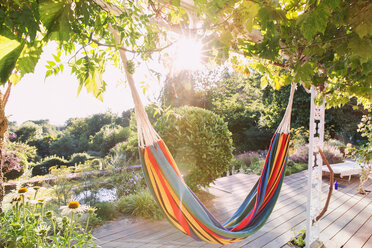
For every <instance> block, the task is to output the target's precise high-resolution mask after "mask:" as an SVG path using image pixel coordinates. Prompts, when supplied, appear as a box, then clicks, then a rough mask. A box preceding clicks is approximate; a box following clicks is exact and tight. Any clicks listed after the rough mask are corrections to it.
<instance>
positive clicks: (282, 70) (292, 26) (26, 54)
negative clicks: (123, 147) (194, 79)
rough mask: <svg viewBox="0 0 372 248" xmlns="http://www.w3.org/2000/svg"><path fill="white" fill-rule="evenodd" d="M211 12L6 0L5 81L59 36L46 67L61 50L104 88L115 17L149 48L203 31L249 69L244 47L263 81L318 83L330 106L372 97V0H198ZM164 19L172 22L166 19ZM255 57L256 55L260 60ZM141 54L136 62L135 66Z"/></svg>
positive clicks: (126, 41) (142, 48) (105, 1)
mask: <svg viewBox="0 0 372 248" xmlns="http://www.w3.org/2000/svg"><path fill="white" fill-rule="evenodd" d="M194 4H195V13H194V15H197V16H198V18H199V20H201V24H202V25H201V26H200V28H199V27H198V28H197V30H196V31H197V32H196V31H195V30H194V29H193V30H190V29H185V28H184V27H185V26H187V25H188V24H189V22H190V19H189V17H188V15H187V14H186V10H185V9H183V8H182V7H181V6H183V5H182V2H181V3H180V1H156V2H155V1H153V0H149V1H142V0H126V1H124V3H120V1H116V0H110V1H109V0H88V1H82V0H70V1H68V0H17V1H9V0H8V1H5V2H4V1H3V3H0V23H1V24H0V83H1V84H4V83H5V82H6V81H7V80H8V79H9V78H10V81H11V82H17V81H19V79H20V78H21V77H22V76H23V75H24V74H26V73H30V72H33V70H34V68H35V65H36V63H37V62H38V60H39V57H40V54H41V52H42V49H43V47H44V46H45V45H46V44H47V43H48V42H50V41H55V42H56V43H57V44H58V45H59V46H58V51H57V52H56V54H54V61H48V62H47V63H48V64H47V65H46V67H47V68H48V71H47V73H46V76H49V75H52V74H57V73H59V72H60V71H62V70H63V69H64V65H63V63H61V54H62V53H65V54H71V55H72V58H71V59H70V61H69V63H68V65H69V66H70V67H71V68H72V69H71V71H72V73H73V74H74V75H75V76H76V77H77V79H78V80H79V84H80V89H81V88H82V87H85V88H86V89H87V90H88V92H91V93H93V94H94V95H95V96H97V97H98V98H101V97H102V96H101V94H102V92H103V91H104V90H105V87H106V82H104V81H103V79H102V73H103V72H104V71H105V68H106V66H107V64H108V62H110V63H113V64H114V65H116V66H118V67H121V63H120V61H119V55H118V53H117V47H116V45H115V43H114V41H113V38H112V36H111V31H110V27H113V28H114V29H116V30H118V32H119V34H120V37H121V45H123V46H124V47H125V48H126V49H127V50H128V51H131V52H136V53H138V54H140V55H141V57H142V58H148V57H151V52H154V51H161V50H162V49H161V48H159V47H161V46H162V45H164V44H166V46H167V45H169V41H168V39H167V37H168V36H169V35H167V34H169V32H167V31H169V30H171V32H180V33H186V34H187V33H188V34H193V35H196V36H197V38H199V39H202V40H203V41H205V42H208V43H207V45H206V47H208V49H209V51H207V52H206V54H207V55H209V56H211V57H212V58H213V59H216V60H217V61H218V62H223V61H225V60H227V59H230V61H231V62H232V63H234V64H235V65H236V67H237V68H238V69H239V68H241V69H242V70H243V71H244V72H245V73H249V70H248V69H247V68H248V67H247V65H245V64H242V62H240V61H239V58H238V57H237V56H231V55H230V52H231V51H234V52H238V53H240V54H243V55H244V56H245V57H247V58H249V59H250V60H251V61H253V62H252V64H251V65H250V67H252V68H253V69H254V70H256V71H259V72H262V73H264V75H265V76H264V77H263V78H262V80H261V82H262V86H266V85H272V86H273V87H274V88H276V89H278V88H280V87H281V86H283V85H288V84H289V83H291V82H296V83H302V84H303V85H304V86H305V87H306V88H309V87H310V85H314V86H316V87H318V89H319V90H320V91H321V92H322V95H325V96H326V97H327V104H328V106H330V107H331V106H336V105H341V104H345V103H346V102H348V101H349V99H351V98H352V97H357V98H358V101H359V103H363V104H364V105H365V106H367V107H368V106H370V105H371V95H372V87H371V82H372V80H371V79H372V70H371V69H372V60H371V56H372V45H371V43H372V28H371V26H372V17H371V16H372V15H371V14H370V13H371V11H372V3H371V2H370V1H368V0H308V1H305V0H282V1H277V0H262V1H261V0H260V1H258V0H247V1H241V0H209V1H206V0H194ZM158 23H162V25H158ZM253 59H254V60H253ZM133 65H134V63H133V62H132V61H130V62H129V63H128V64H127V65H124V66H126V67H129V69H130V70H129V71H130V72H131V73H132V72H134V69H135V68H134V67H133Z"/></svg>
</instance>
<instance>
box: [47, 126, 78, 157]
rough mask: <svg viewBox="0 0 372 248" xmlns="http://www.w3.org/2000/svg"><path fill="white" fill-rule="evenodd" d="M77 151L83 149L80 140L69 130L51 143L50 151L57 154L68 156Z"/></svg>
mask: <svg viewBox="0 0 372 248" xmlns="http://www.w3.org/2000/svg"><path fill="white" fill-rule="evenodd" d="M76 152H81V150H79V140H77V139H75V137H74V136H73V135H71V134H69V133H68V132H67V133H64V134H63V136H61V137H59V138H58V139H57V140H55V141H54V142H52V143H51V145H50V153H51V154H56V155H57V156H63V157H66V158H68V157H70V156H71V155H72V154H74V153H76Z"/></svg>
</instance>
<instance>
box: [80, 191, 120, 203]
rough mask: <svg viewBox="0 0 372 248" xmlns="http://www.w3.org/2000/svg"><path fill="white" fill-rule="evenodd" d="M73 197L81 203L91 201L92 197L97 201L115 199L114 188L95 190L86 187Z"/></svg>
mask: <svg viewBox="0 0 372 248" xmlns="http://www.w3.org/2000/svg"><path fill="white" fill-rule="evenodd" d="M75 198H76V200H77V201H79V202H81V203H83V204H85V203H87V202H89V201H91V200H92V199H93V198H94V199H96V200H97V201H99V202H109V201H116V200H117V197H116V188H100V189H98V191H95V192H92V191H91V190H89V189H88V190H86V191H83V192H80V193H79V194H77V195H76V196H75Z"/></svg>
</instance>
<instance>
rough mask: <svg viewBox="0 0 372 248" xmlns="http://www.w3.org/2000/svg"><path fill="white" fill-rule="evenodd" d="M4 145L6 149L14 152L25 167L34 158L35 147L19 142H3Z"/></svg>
mask: <svg viewBox="0 0 372 248" xmlns="http://www.w3.org/2000/svg"><path fill="white" fill-rule="evenodd" d="M4 146H5V149H6V150H8V151H11V152H14V153H15V154H16V156H17V157H18V158H19V160H20V163H21V165H22V166H23V167H24V168H25V169H26V168H28V164H29V162H34V161H35V160H36V157H37V155H36V147H33V146H30V145H27V144H24V143H20V142H5V144H4Z"/></svg>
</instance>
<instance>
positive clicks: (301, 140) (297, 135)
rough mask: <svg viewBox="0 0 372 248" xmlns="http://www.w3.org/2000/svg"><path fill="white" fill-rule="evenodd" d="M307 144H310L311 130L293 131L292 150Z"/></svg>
mask: <svg viewBox="0 0 372 248" xmlns="http://www.w3.org/2000/svg"><path fill="white" fill-rule="evenodd" d="M307 143H309V130H307V129H305V127H298V128H292V129H291V139H290V141H289V147H290V148H297V147H299V146H302V145H306V144H307Z"/></svg>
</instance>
